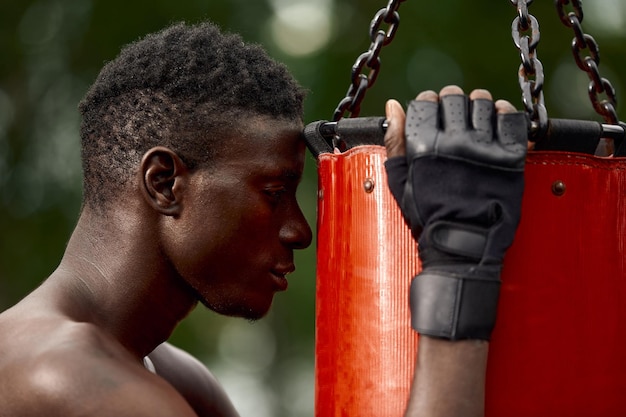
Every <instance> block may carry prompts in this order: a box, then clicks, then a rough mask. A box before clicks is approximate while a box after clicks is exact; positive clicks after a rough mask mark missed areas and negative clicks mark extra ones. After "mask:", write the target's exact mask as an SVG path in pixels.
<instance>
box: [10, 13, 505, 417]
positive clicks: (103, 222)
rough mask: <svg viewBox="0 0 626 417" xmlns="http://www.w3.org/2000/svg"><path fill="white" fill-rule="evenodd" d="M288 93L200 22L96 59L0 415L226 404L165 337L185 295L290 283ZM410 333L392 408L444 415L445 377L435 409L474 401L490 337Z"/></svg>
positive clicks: (398, 117)
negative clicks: (78, 179)
mask: <svg viewBox="0 0 626 417" xmlns="http://www.w3.org/2000/svg"><path fill="white" fill-rule="evenodd" d="M447 94H457V95H458V94H462V92H461V91H460V89H458V88H456V87H450V88H449V89H448V90H445V91H443V92H442V95H447ZM303 97H304V94H303V92H302V89H301V88H300V87H299V86H298V84H297V83H296V82H295V81H294V80H293V79H292V77H291V76H290V75H289V73H288V72H287V70H286V69H285V67H283V66H282V65H280V64H277V63H276V62H274V61H272V60H271V59H270V58H268V57H267V55H266V54H265V52H263V51H262V50H261V49H260V48H259V47H257V46H252V45H248V44H245V43H243V42H242V40H241V39H240V38H239V37H237V36H234V35H224V34H222V33H220V31H219V30H218V29H217V28H216V27H215V26H213V25H212V24H209V23H205V24H201V25H197V26H186V25H184V24H176V25H174V26H172V27H170V28H167V29H165V30H163V31H161V32H159V33H156V34H153V35H149V36H147V37H146V38H144V39H142V40H140V41H138V42H136V43H134V44H131V45H129V46H127V47H126V48H124V49H123V51H122V52H121V54H120V55H119V56H118V58H116V59H115V60H113V61H111V62H110V63H108V64H107V65H105V67H104V68H103V70H102V71H101V73H100V75H99V76H98V78H97V80H96V81H95V83H94V84H93V86H92V87H91V88H90V90H89V91H88V93H87V95H86V97H85V98H84V99H83V101H82V102H81V104H80V111H81V114H82V117H83V122H82V127H81V140H82V161H83V171H84V187H83V188H84V190H83V191H84V195H83V206H82V209H81V213H80V217H79V219H78V222H77V225H76V228H75V230H74V232H73V234H72V236H71V238H70V240H69V242H68V245H67V249H66V251H65V254H64V256H63V258H62V260H61V262H60V265H59V266H58V268H57V269H56V270H55V271H54V272H53V273H52V274H51V275H50V277H48V278H47V279H46V280H45V281H44V282H43V284H42V285H41V286H40V287H39V288H37V289H36V290H34V291H33V292H32V293H31V294H30V295H28V296H27V297H26V298H24V299H23V300H22V301H21V302H19V303H18V304H17V305H15V306H14V307H12V308H10V309H9V310H7V311H5V312H4V313H2V314H1V315H0V416H2V417H18V416H19V417H29V416H47V417H55V416H59V417H61V416H63V417H71V416H107V417H108V416H111V417H112V416H115V417H124V416H129V417H130V416H133V417H137V416H149V417H159V416H168V417H171V416H176V417H187V416H188V417H192V416H237V412H236V410H235V408H234V407H233V405H232V404H231V402H230V400H229V399H228V397H227V396H226V395H225V393H224V392H223V390H222V388H221V387H220V385H219V384H218V383H217V381H216V380H215V379H214V378H213V376H212V375H211V374H210V372H209V371H208V370H207V369H206V368H205V367H204V366H203V365H202V364H201V363H200V362H198V361H197V360H196V359H194V358H192V357H191V356H189V355H188V354H186V353H185V352H183V351H181V350H179V349H177V348H175V347H173V346H171V345H169V344H168V343H167V342H166V341H167V339H168V337H169V336H170V334H171V333H172V331H173V330H174V328H175V327H176V325H177V324H178V322H179V321H181V320H182V319H183V318H184V317H185V316H186V315H187V314H188V313H189V312H190V311H191V310H192V309H193V308H194V307H195V306H196V305H197V303H198V301H199V302H201V303H202V304H204V305H205V306H207V307H208V308H210V309H211V310H213V311H215V312H217V313H220V314H225V315H230V316H241V317H245V318H247V319H258V318H261V317H263V316H264V315H265V314H266V312H267V311H268V309H269V308H270V305H271V302H272V299H273V296H274V294H275V293H276V292H279V291H283V290H285V289H286V288H287V279H286V276H287V275H288V274H289V273H290V272H292V271H293V270H294V268H295V266H294V261H293V251H294V250H295V249H302V248H305V247H307V246H308V245H309V244H310V243H311V229H310V227H309V225H308V224H307V222H306V221H305V219H304V217H303V214H302V212H301V210H300V208H299V206H298V203H297V201H296V188H297V186H298V182H299V180H300V177H301V175H302V170H303V164H304V158H305V144H304V142H303V141H302V139H301V130H302V127H303V123H302V101H303ZM471 97H472V98H474V99H475V98H479V97H483V98H485V99H487V100H486V101H489V102H490V96H489V95H488V93H486V92H484V91H477V92H474V93H472V96H471ZM421 98H422V99H424V100H426V101H433V102H436V101H437V100H438V97H437V94H435V93H432V92H427V93H424V95H422V96H421ZM505 104H506V103H505ZM510 107H511V106H510V105H503V104H502V103H500V104H499V105H498V108H499V109H500V110H501V111H509V110H511V108H510ZM387 117H388V119H389V121H390V127H389V131H388V134H387V137H386V141H387V146H388V149H389V152H390V156H401V155H403V154H404V152H405V150H404V111H403V109H402V107H401V106H400V105H399V104H398V103H397V102H395V101H390V102H389V103H388V106H387ZM424 340H425V341H424V342H421V344H420V358H419V360H418V374H420V373H421V375H422V378H421V379H419V381H423V383H416V384H415V387H416V388H415V390H414V392H413V393H412V397H413V400H412V401H413V403H412V404H424V406H423V407H421V408H420V407H415V405H412V406H411V409H410V410H409V411H408V413H409V414H407V415H415V416H417V415H429V416H436V415H444V414H441V410H438V409H437V408H438V406H437V403H436V401H439V400H440V398H442V397H439V396H437V395H440V396H442V395H444V393H446V392H447V393H448V394H450V393H451V392H456V393H457V396H458V398H459V399H460V401H453V402H452V403H454V404H456V405H455V406H454V408H453V409H450V410H448V409H446V410H443V411H445V412H446V413H450V412H453V413H458V412H463V413H465V414H463V415H470V412H471V413H474V414H475V415H479V414H480V413H481V412H482V408H481V404H482V397H481V395H482V379H481V378H483V375H484V367H485V363H486V354H487V345H488V343H487V342H486V341H484V340H480V341H476V340H470V341H466V340H461V341H450V340H445V339H441V338H439V337H432V338H431V337H429V336H424ZM428 340H430V344H429V342H428ZM429 346H431V347H432V348H430V349H429ZM433 358H434V359H437V358H439V360H431V359H433ZM468 360H470V362H468ZM424 361H426V362H424ZM424 363H426V365H424ZM429 378H431V379H432V385H428V381H429ZM459 378H461V381H463V383H462V384H460V385H461V386H456V385H459V384H456V385H455V384H454V383H453V384H452V385H450V381H453V382H454V381H457V380H459ZM424 384H427V385H426V386H427V389H425V388H424V387H425V385H424ZM451 390H453V391H451ZM448 403H449V401H448V400H446V404H448ZM429 404H430V405H429ZM433 404H434V407H431V406H432V405H433ZM468 405H469V408H468ZM439 408H441V407H439ZM467 410H469V411H468V412H466V411H467ZM421 413H425V414H421ZM477 413H478V414H477ZM450 415H453V414H450ZM459 415H460V414H459Z"/></svg>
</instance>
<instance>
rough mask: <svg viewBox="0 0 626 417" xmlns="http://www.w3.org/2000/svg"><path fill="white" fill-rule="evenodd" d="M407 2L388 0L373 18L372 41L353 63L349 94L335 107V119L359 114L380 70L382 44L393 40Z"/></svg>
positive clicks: (384, 44) (370, 30) (371, 25)
mask: <svg viewBox="0 0 626 417" xmlns="http://www.w3.org/2000/svg"><path fill="white" fill-rule="evenodd" d="M404 1H405V0H389V3H388V4H387V7H383V8H382V9H380V10H379V11H378V12H377V13H376V15H375V16H374V19H372V22H371V24H370V29H369V32H370V40H371V41H372V43H371V45H370V47H369V49H368V50H367V51H366V52H364V53H362V54H361V55H359V57H358V58H357V59H356V62H355V63H354V65H353V66H352V77H351V80H352V82H351V84H350V87H349V88H348V92H347V93H346V96H345V97H344V98H343V99H342V100H341V101H340V102H339V104H338V105H337V108H336V109H335V113H334V115H333V121H335V122H336V121H338V120H339V119H341V118H343V117H344V116H345V114H346V113H348V112H349V113H350V117H357V116H358V115H359V113H360V111H361V102H362V101H363V98H364V97H365V93H366V91H367V89H368V88H370V87H371V86H372V85H373V84H374V83H375V82H376V78H377V77H378V72H379V71H380V51H381V50H382V48H383V46H387V45H389V43H391V41H392V40H393V38H394V36H395V34H396V31H397V30H398V26H399V25H400V15H399V14H398V8H399V7H400V3H402V2H404ZM384 25H388V26H387V30H384V29H383V28H382V27H383V26H384Z"/></svg>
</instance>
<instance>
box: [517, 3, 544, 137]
mask: <svg viewBox="0 0 626 417" xmlns="http://www.w3.org/2000/svg"><path fill="white" fill-rule="evenodd" d="M510 1H511V3H512V4H513V5H514V6H515V7H516V8H517V17H516V18H515V19H514V20H513V24H512V26H511V34H512V36H513V42H514V43H515V46H516V47H517V49H518V50H519V52H520V58H521V59H522V63H521V65H520V67H519V71H518V80H519V85H520V88H521V90H522V101H523V103H524V107H525V109H526V112H527V113H528V115H529V116H530V121H531V133H530V135H531V139H532V138H533V137H535V136H541V135H542V134H543V132H545V130H546V129H547V128H548V111H547V110H546V106H545V102H544V98H543V83H544V73H543V65H542V64H541V61H539V58H537V45H538V44H539V40H540V37H541V36H540V32H539V22H538V21H537V19H536V18H535V17H534V16H533V15H531V14H530V13H529V12H528V6H530V4H531V3H532V2H533V0H510Z"/></svg>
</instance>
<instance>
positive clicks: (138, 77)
mask: <svg viewBox="0 0 626 417" xmlns="http://www.w3.org/2000/svg"><path fill="white" fill-rule="evenodd" d="M303 96H304V94H303V91H302V89H301V87H300V86H299V85H298V84H297V83H296V82H295V81H294V79H293V78H292V76H291V75H290V74H289V72H288V71H287V70H286V68H285V67H284V66H282V65H281V64H278V63H276V62H275V61H273V60H272V59H271V58H269V57H268V56H267V54H266V53H265V52H264V51H263V50H262V49H261V48H260V47H258V46H254V45H248V44H245V43H244V42H243V41H242V40H241V38H240V37H238V36H235V35H223V34H221V33H220V31H219V30H218V29H217V28H216V27H215V26H213V25H211V24H209V23H205V24H201V25H198V26H186V25H184V24H177V25H175V26H172V27H170V28H168V29H165V30H164V31H161V32H159V33H156V34H153V35H149V36H147V37H146V38H144V39H142V40H140V41H138V42H136V43H134V44H131V45H129V46H128V47H126V48H125V49H124V50H123V51H122V52H121V54H120V55H119V57H117V58H116V59H115V60H114V61H112V62H111V63H109V64H107V65H106V66H105V67H104V69H103V70H102V71H101V73H100V75H99V77H98V79H97V80H96V82H95V83H94V85H93V86H92V88H91V89H90V91H89V92H88V93H87V96H86V97H85V99H84V100H83V101H82V103H81V104H80V110H81V112H82V115H83V124H82V129H81V137H82V150H83V165H84V192H85V195H84V205H85V207H86V208H89V210H88V211H87V213H88V214H87V215H86V216H85V219H86V220H85V221H86V222H90V223H91V222H96V223H95V224H96V225H97V226H96V228H97V230H98V233H99V232H100V230H101V229H100V228H101V227H104V228H106V229H110V230H113V231H114V235H112V239H113V242H114V244H117V242H118V241H119V240H120V239H121V238H125V239H126V241H127V244H126V246H127V247H133V248H139V249H140V250H141V255H142V256H141V257H140V258H137V259H146V257H149V258H151V262H150V264H151V265H152V268H155V269H154V271H155V272H156V273H153V274H152V276H157V277H159V278H158V279H159V282H161V283H163V282H175V283H181V282H184V283H186V285H184V286H183V287H184V288H185V291H188V290H189V289H191V290H192V292H193V294H194V296H195V297H196V299H197V300H199V301H201V302H202V303H204V304H205V305H207V306H208V307H210V308H211V309H213V310H215V311H217V312H220V313H223V314H228V315H238V316H245V317H248V318H250V319H255V318H259V317H261V316H263V315H264V314H265V313H266V312H267V310H268V309H269V307H270V305H271V302H272V299H273V296H274V294H275V293H276V292H277V291H282V290H284V289H286V286H287V280H286V278H285V275H287V274H288V273H289V272H291V271H293V269H294V268H295V267H294V264H293V251H294V249H301V248H304V247H307V246H308V245H309V244H310V243H311V229H310V227H309V225H308V224H307V222H306V219H305V218H304V216H303V214H302V211H301V210H300V207H299V205H298V202H297V200H296V188H297V186H298V183H299V181H300V178H301V176H302V172H303V167H304V155H305V145H304V142H303V140H302V138H301V131H302V127H303V126H302V102H303ZM109 209H115V210H116V212H117V213H118V214H119V216H117V217H116V221H115V222H110V221H108V220H107V218H108V216H102V215H101V214H104V213H106V211H107V210H109ZM94 212H95V214H96V215H95V216H91V215H90V214H91V213H94ZM83 214H85V213H83ZM103 219H104V221H105V223H104V224H102V223H98V222H100V221H102V220H103ZM102 252H104V256H108V255H110V256H112V257H114V258H116V257H118V256H119V253H118V248H117V247H116V248H113V250H112V251H111V252H109V251H108V250H103V251H102ZM112 262H120V261H119V260H118V259H115V260H114V261H112ZM130 262H131V263H130V264H129V265H133V264H132V262H135V260H134V258H133V260H131V261H130ZM137 262H144V261H141V260H139V261H137ZM156 265H158V266H156ZM145 266H146V265H144V264H143V263H142V264H141V265H137V268H138V269H139V270H145ZM170 278H173V279H172V280H170ZM136 279H140V277H136Z"/></svg>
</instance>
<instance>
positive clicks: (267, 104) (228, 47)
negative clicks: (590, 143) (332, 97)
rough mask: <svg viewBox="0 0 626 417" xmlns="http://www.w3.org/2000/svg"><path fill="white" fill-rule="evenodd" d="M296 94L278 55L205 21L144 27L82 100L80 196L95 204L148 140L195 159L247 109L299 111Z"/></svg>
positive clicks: (209, 154) (134, 164)
mask: <svg viewBox="0 0 626 417" xmlns="http://www.w3.org/2000/svg"><path fill="white" fill-rule="evenodd" d="M303 97H304V93H303V90H302V89H301V87H300V86H299V85H298V84H297V82H296V81H295V80H294V79H293V78H292V76H291V75H290V74H289V72H288V71H287V69H286V68H285V67H284V66H283V65H282V64H279V63H277V62H275V61H274V60H272V59H271V58H269V57H268V56H267V54H266V53H265V52H264V50H263V49H262V48H260V47H258V46H256V45H250V44H246V43H244V42H243V41H242V39H241V38H240V37H239V36H237V35H228V34H222V33H221V32H220V30H219V29H218V28H217V27H216V26H214V25H213V24H210V23H203V24H199V25H196V26H188V25H185V24H183V23H180V24H176V25H174V26H172V27H169V28H167V29H165V30H163V31H161V32H158V33H155V34H151V35H148V36H146V37H145V38H143V39H141V40H139V41H137V42H135V43H132V44H130V45H128V46H127V47H126V48H124V49H123V50H122V52H121V53H120V55H119V56H118V57H117V58H116V59H114V60H113V61H111V62H109V63H108V64H107V65H106V66H105V67H104V68H103V69H102V71H101V72H100V75H99V76H98V78H97V80H96V81H95V83H94V84H93V86H92V87H91V88H90V90H89V92H88V93H87V95H86V96H85V98H84V99H83V101H82V102H81V103H80V111H81V114H82V116H83V121H82V126H81V140H82V160H83V171H84V204H85V205H88V206H91V207H92V208H98V209H101V208H102V206H104V205H105V204H106V203H107V201H108V200H109V199H110V197H111V195H112V193H113V192H114V191H115V190H117V189H119V188H120V187H121V186H123V185H125V184H127V183H128V181H129V179H130V178H132V177H133V175H135V173H136V169H137V168H138V166H139V163H140V161H141V158H142V156H143V155H144V153H145V152H146V151H147V150H149V149H150V148H152V147H154V146H159V145H162V146H166V147H168V148H169V149H171V150H172V151H174V152H176V153H177V154H178V156H180V157H181V159H182V160H183V161H184V162H185V164H186V165H187V167H188V168H190V169H194V168H196V167H199V166H202V165H204V164H206V163H207V162H210V160H211V159H212V158H213V157H215V155H216V153H218V152H219V151H220V149H221V148H222V147H223V146H228V140H229V139H230V138H232V137H233V136H235V135H237V134H238V133H240V130H241V129H242V128H244V127H242V126H241V124H242V122H243V121H245V120H246V119H249V118H250V117H252V116H255V115H262V116H270V117H271V118H277V119H286V120H301V118H302V102H303Z"/></svg>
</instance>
